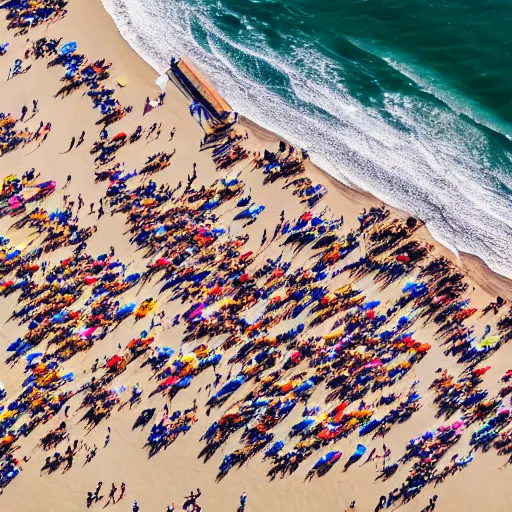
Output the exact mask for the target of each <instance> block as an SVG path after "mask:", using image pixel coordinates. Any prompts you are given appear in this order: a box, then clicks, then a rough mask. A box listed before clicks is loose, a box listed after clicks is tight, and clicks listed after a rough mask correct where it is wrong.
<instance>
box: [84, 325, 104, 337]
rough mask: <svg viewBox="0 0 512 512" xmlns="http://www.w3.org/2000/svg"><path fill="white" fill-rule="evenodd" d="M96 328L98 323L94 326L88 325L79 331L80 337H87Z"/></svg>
mask: <svg viewBox="0 0 512 512" xmlns="http://www.w3.org/2000/svg"><path fill="white" fill-rule="evenodd" d="M98 328H99V326H98V325H96V326H94V327H88V328H87V329H84V330H83V331H81V332H80V337H81V338H88V337H89V336H91V334H92V333H93V332H94V331H95V330H96V329H98Z"/></svg>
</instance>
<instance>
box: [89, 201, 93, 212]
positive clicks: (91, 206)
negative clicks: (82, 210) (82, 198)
mask: <svg viewBox="0 0 512 512" xmlns="http://www.w3.org/2000/svg"><path fill="white" fill-rule="evenodd" d="M89 208H90V211H89V215H92V214H93V213H94V203H91V204H90V205H89Z"/></svg>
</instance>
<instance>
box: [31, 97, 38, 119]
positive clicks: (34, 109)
mask: <svg viewBox="0 0 512 512" xmlns="http://www.w3.org/2000/svg"><path fill="white" fill-rule="evenodd" d="M38 112H39V100H32V115H34V116H35V115H36V114H37V113H38Z"/></svg>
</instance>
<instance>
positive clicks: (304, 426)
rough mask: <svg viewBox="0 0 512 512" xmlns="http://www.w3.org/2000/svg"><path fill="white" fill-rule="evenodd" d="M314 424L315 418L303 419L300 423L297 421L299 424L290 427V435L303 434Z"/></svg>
mask: <svg viewBox="0 0 512 512" xmlns="http://www.w3.org/2000/svg"><path fill="white" fill-rule="evenodd" d="M314 423H315V418H304V419H303V420H302V421H299V423H296V424H295V425H293V426H292V433H293V434H294V435H296V434H298V433H299V432H303V431H304V430H306V429H307V428H308V427H311V426H312V425H313V424H314Z"/></svg>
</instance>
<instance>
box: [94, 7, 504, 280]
mask: <svg viewBox="0 0 512 512" xmlns="http://www.w3.org/2000/svg"><path fill="white" fill-rule="evenodd" d="M102 1H103V3H104V5H105V7H106V8H107V10H108V12H109V13H110V14H111V15H112V17H113V18H114V20H115V22H116V24H117V26H118V28H119V30H120V31H121V34H122V35H123V37H124V38H125V39H126V40H127V41H128V42H129V43H130V44H131V45H132V47H133V48H134V49H135V50H136V51H137V52H138V53H139V54H140V55H141V56H142V57H143V58H144V59H145V60H146V61H147V62H149V63H150V64H151V65H152V66H153V67H154V68H155V69H157V70H158V71H160V72H163V71H164V70H166V69H167V64H168V62H169V58H170V57H171V56H180V55H187V56H188V57H190V58H191V59H192V60H193V61H194V62H195V63H196V65H197V66H198V67H199V68H200V69H202V70H203V71H204V72H205V74H206V75H207V76H208V77H209V78H210V80H211V81H212V82H213V84H214V85H215V86H216V87H217V89H218V90H219V91H220V92H221V94H222V95H223V96H224V97H225V98H226V99H227V100H228V101H229V103H230V104H231V105H232V106H233V108H234V109H235V110H237V111H238V112H240V113H242V114H244V115H245V116H247V117H248V118H250V119H252V120H253V121H255V122H257V123H259V124H261V125H262V126H264V127H266V128H268V129H271V130H273V131H275V132H277V133H278V134H280V135H282V136H283V137H286V138H287V139H289V140H290V141H292V142H293V143H296V144H298V145H300V146H302V147H304V148H306V149H307V150H308V151H309V152H310V154H311V156H312V160H313V161H314V162H315V163H317V164H318V165H319V166H320V167H322V168H323V169H325V170H326V171H327V172H329V173H330V174H332V175H333V176H335V177H336V178H337V179H339V180H340V181H342V182H344V183H348V184H357V185H358V186H359V187H361V188H364V189H366V190H369V191H370V192H372V193H374V194H375V195H376V196H378V197H379V198H381V199H382V200H384V201H386V202H388V203H390V204H392V205H393V206H396V207H399V208H403V209H405V210H407V211H409V212H411V213H413V214H414V215H417V216H419V217H421V218H422V219H423V220H424V221H425V222H426V223H427V226H428V228H429V230H430V231H431V233H432V234H433V235H434V237H436V238H437V239H438V240H440V241H442V242H443V243H445V244H446V245H447V246H449V247H451V248H452V249H454V250H459V251H465V252H469V253H472V254H476V255H478V256H480V257H481V258H483V259H484V260H485V261H486V262H487V264H488V265H489V266H490V267H491V268H492V269H493V270H495V271H497V272H499V273H501V274H503V275H506V276H509V277H512V249H511V247H512V2H510V1H508V0H507V1H505V0H479V1H475V2H465V1H463V0H436V1H432V0H429V1H427V0H324V1H321V2H320V1H317V0H102Z"/></svg>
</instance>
